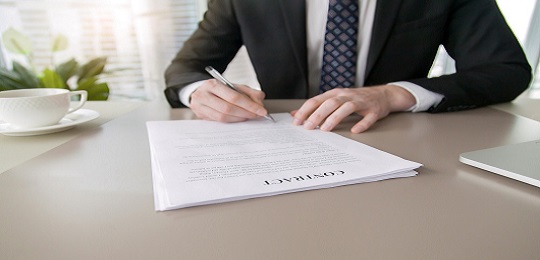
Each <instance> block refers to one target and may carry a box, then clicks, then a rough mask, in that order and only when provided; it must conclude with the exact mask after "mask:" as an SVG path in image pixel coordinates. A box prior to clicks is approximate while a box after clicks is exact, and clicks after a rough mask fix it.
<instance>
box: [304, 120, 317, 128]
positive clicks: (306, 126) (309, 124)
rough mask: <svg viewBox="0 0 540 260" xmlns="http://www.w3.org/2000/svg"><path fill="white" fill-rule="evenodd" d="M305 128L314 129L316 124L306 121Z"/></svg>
mask: <svg viewBox="0 0 540 260" xmlns="http://www.w3.org/2000/svg"><path fill="white" fill-rule="evenodd" d="M304 128H305V129H314V128H315V125H314V124H313V123H311V122H309V121H305V122H304Z"/></svg>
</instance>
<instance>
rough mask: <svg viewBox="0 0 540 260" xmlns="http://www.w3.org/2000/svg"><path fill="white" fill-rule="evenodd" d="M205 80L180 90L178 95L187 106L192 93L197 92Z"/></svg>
mask: <svg viewBox="0 0 540 260" xmlns="http://www.w3.org/2000/svg"><path fill="white" fill-rule="evenodd" d="M204 82H205V80H201V81H197V82H194V83H191V84H189V85H187V86H185V87H184V88H182V89H180V91H179V92H178V97H179V98H180V102H182V104H184V105H185V106H186V107H189V101H190V99H191V94H192V93H193V92H195V90H197V88H199V87H200V86H201V85H202V84H203V83H204Z"/></svg>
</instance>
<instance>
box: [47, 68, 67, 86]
mask: <svg viewBox="0 0 540 260" xmlns="http://www.w3.org/2000/svg"><path fill="white" fill-rule="evenodd" d="M40 80H41V84H42V85H43V87H45V88H65V89H69V88H68V87H67V86H66V84H64V81H63V80H62V78H61V77H60V75H58V74H57V73H56V72H54V71H53V70H51V69H44V70H43V75H42V76H41V77H40Z"/></svg>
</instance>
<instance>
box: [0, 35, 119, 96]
mask: <svg viewBox="0 0 540 260" xmlns="http://www.w3.org/2000/svg"><path fill="white" fill-rule="evenodd" d="M2 40H3V44H4V46H5V48H6V50H8V51H9V52H12V53H16V54H22V55H24V56H25V58H26V60H27V63H28V64H29V67H25V66H24V65H22V64H21V63H19V62H16V61H14V62H13V64H12V68H11V70H10V69H7V68H2V67H0V91H3V90H11V89H25V88H64V89H68V90H86V91H87V92H88V100H107V99H108V97H109V86H108V85H107V83H105V82H101V81H100V77H101V76H102V75H103V73H104V68H105V65H106V63H107V58H106V57H97V58H94V59H92V60H90V61H88V62H86V63H84V64H79V62H77V61H76V60H75V59H74V58H72V59H70V60H68V61H66V62H63V63H60V64H58V65H54V64H51V66H52V67H51V68H49V67H47V68H45V69H43V70H41V71H39V72H38V71H36V69H35V67H34V65H33V62H32V55H33V48H32V44H31V42H30V39H28V37H26V36H25V35H23V34H21V33H20V32H18V31H16V30H15V29H13V28H9V29H8V30H6V31H5V32H4V33H3V34H2ZM67 46H68V41H67V38H66V37H64V36H62V35H58V36H56V37H55V38H54V41H53V44H52V47H51V52H52V53H55V52H58V51H63V50H65V49H67ZM51 63H52V62H51Z"/></svg>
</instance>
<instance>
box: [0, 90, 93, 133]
mask: <svg viewBox="0 0 540 260" xmlns="http://www.w3.org/2000/svg"><path fill="white" fill-rule="evenodd" d="M75 95H80V100H79V102H78V103H77V104H76V105H75V106H74V107H70V106H71V97H72V96H75ZM87 97H88V93H87V92H86V91H84V90H77V91H69V90H67V89H59V88H32V89H18V90H6V91H1V92H0V121H5V122H6V123H8V124H10V125H11V126H12V127H14V128H20V129H25V128H36V127H44V126H51V125H55V124H56V123H58V122H59V121H60V120H61V119H62V118H63V117H64V116H65V115H66V114H69V113H72V112H75V111H77V110H78V109H79V108H81V107H82V106H83V105H84V103H85V102H86V99H87Z"/></svg>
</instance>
